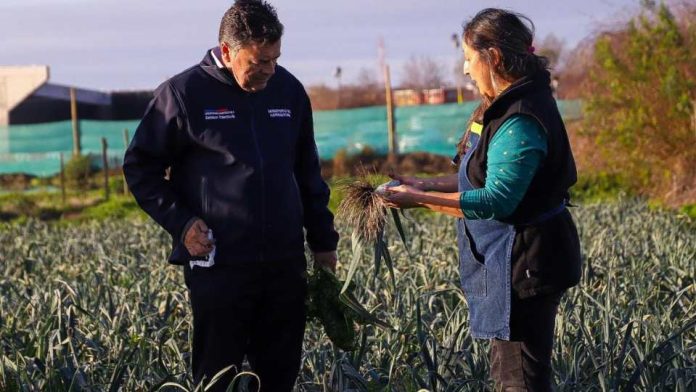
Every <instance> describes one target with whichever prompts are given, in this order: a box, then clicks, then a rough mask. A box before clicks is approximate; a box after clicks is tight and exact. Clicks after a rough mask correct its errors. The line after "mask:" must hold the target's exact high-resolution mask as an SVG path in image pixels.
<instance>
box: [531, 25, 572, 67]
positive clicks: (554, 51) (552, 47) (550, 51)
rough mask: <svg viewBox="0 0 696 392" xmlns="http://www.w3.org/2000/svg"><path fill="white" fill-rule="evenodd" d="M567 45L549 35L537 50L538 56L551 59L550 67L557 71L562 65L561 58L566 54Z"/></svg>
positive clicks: (553, 35)
mask: <svg viewBox="0 0 696 392" xmlns="http://www.w3.org/2000/svg"><path fill="white" fill-rule="evenodd" d="M564 49H565V43H564V42H563V41H562V40H561V39H559V38H558V37H556V35H555V34H553V33H551V34H549V35H547V36H546V37H545V38H544V40H543V41H541V43H539V44H538V48H537V49H536V52H537V54H539V55H540V56H544V57H546V58H547V59H549V65H550V66H551V68H552V69H556V68H557V67H558V66H559V65H560V64H561V58H562V56H563V54H564Z"/></svg>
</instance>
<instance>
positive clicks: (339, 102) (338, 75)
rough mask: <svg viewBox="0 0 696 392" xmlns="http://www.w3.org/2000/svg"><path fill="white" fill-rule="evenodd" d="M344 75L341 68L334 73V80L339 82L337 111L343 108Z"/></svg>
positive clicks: (337, 68)
mask: <svg viewBox="0 0 696 392" xmlns="http://www.w3.org/2000/svg"><path fill="white" fill-rule="evenodd" d="M342 75H343V70H342V69H341V67H340V66H339V67H336V70H335V71H334V78H336V80H337V81H338V88H337V89H336V96H337V98H336V109H340V108H341V76H342Z"/></svg>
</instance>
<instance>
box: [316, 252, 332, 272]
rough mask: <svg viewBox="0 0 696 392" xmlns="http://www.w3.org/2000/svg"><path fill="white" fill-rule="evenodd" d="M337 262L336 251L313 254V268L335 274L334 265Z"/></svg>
mask: <svg viewBox="0 0 696 392" xmlns="http://www.w3.org/2000/svg"><path fill="white" fill-rule="evenodd" d="M337 262H338V254H337V253H336V251H335V250H334V251H330V252H314V267H315V268H316V267H318V266H322V267H326V268H328V269H329V270H331V272H336V263H337Z"/></svg>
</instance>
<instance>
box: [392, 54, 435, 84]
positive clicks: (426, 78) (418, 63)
mask: <svg viewBox="0 0 696 392" xmlns="http://www.w3.org/2000/svg"><path fill="white" fill-rule="evenodd" d="M444 75H445V70H444V67H443V66H442V64H440V63H438V62H436V61H435V60H433V59H431V58H428V57H425V56H421V57H415V56H411V58H409V60H408V61H407V62H406V63H405V64H404V68H403V75H402V80H401V87H403V88H413V89H424V88H439V87H442V86H443V85H444V84H445V83H444V82H445V76H444Z"/></svg>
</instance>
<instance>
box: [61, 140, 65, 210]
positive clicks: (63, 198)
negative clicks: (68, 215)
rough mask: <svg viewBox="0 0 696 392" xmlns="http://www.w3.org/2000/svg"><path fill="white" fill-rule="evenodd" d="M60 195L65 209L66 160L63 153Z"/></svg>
mask: <svg viewBox="0 0 696 392" xmlns="http://www.w3.org/2000/svg"><path fill="white" fill-rule="evenodd" d="M60 195H61V200H62V201H63V207H65V199H66V197H65V160H64V158H63V153H62V152H61V153H60Z"/></svg>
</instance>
